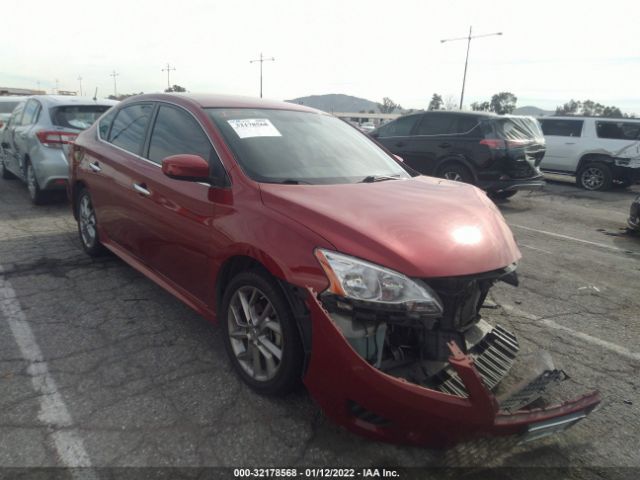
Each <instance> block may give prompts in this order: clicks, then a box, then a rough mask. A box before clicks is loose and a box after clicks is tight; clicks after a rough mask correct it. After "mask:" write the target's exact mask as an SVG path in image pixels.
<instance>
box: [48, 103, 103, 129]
mask: <svg viewBox="0 0 640 480" xmlns="http://www.w3.org/2000/svg"><path fill="white" fill-rule="evenodd" d="M109 108H111V107H110V106H109V105H69V106H62V107H55V108H52V109H51V122H52V123H53V124H54V125H56V126H58V127H64V128H73V129H74V130H84V129H86V128H89V127H90V126H91V125H93V122H95V121H96V120H97V119H98V117H100V115H102V114H103V113H104V112H106V111H107V110H109Z"/></svg>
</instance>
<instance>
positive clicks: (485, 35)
mask: <svg viewBox="0 0 640 480" xmlns="http://www.w3.org/2000/svg"><path fill="white" fill-rule="evenodd" d="M472 28H473V27H472V26H470V27H469V35H468V36H466V37H457V38H446V39H444V40H440V43H445V42H455V41H457V40H466V41H467V56H466V57H465V59H464V74H463V75H462V92H461V93H460V110H462V102H463V101H464V87H465V84H466V82H467V66H468V64H469V50H470V48H471V40H474V39H476V38H481V37H492V36H495V35H502V32H495V33H485V34H484V35H471V32H472Z"/></svg>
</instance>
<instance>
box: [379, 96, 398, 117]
mask: <svg viewBox="0 0 640 480" xmlns="http://www.w3.org/2000/svg"><path fill="white" fill-rule="evenodd" d="M396 109H398V110H402V107H401V106H400V105H399V104H397V103H394V102H393V100H391V99H390V98H389V97H384V98H383V99H382V103H378V110H380V113H393V112H394V111H395V110H396Z"/></svg>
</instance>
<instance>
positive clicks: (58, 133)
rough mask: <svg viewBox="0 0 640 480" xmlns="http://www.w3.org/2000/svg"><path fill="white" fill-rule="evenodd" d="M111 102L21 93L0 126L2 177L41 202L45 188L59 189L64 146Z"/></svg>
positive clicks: (64, 172)
mask: <svg viewBox="0 0 640 480" xmlns="http://www.w3.org/2000/svg"><path fill="white" fill-rule="evenodd" d="M116 103H117V102H115V101H113V100H93V99H90V98H79V97H72V96H57V95H38V96H33V97H28V98H26V99H25V100H23V101H22V102H21V103H20V104H18V106H17V107H16V108H15V110H14V111H13V113H12V114H11V117H10V118H9V121H8V123H7V126H6V128H5V129H4V130H3V131H2V138H1V139H0V140H1V142H0V146H1V147H2V148H1V150H0V170H1V173H2V178H4V179H11V178H16V177H18V178H20V179H21V180H22V181H24V182H25V183H26V184H27V187H28V188H29V196H30V197H31V200H32V201H33V203H35V204H36V205H39V204H42V203H44V202H45V201H46V200H47V198H48V193H49V192H50V191H53V190H64V189H65V188H66V184H67V179H68V177H69V166H68V163H67V158H66V156H65V150H64V147H65V145H66V144H68V143H69V142H71V141H73V140H74V139H75V138H76V137H77V136H78V134H79V133H80V132H81V131H82V130H84V129H86V128H88V127H90V126H91V124H92V123H93V122H94V121H95V120H96V119H97V118H98V117H99V116H100V115H102V114H103V113H104V112H106V111H107V110H108V109H109V108H111V106H112V105H115V104H116Z"/></svg>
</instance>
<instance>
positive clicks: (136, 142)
mask: <svg viewBox="0 0 640 480" xmlns="http://www.w3.org/2000/svg"><path fill="white" fill-rule="evenodd" d="M152 111H153V105H152V104H150V103H138V104H134V105H129V106H126V107H124V108H122V109H121V110H120V111H118V114H117V115H116V118H115V120H114V121H113V125H112V126H111V132H110V133H109V142H111V143H113V144H114V145H116V146H118V147H120V148H122V149H124V150H127V151H128V152H131V153H135V154H136V155H140V154H141V153H142V146H143V144H144V140H145V134H146V131H147V125H149V119H150V118H151V112H152Z"/></svg>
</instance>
